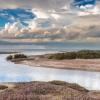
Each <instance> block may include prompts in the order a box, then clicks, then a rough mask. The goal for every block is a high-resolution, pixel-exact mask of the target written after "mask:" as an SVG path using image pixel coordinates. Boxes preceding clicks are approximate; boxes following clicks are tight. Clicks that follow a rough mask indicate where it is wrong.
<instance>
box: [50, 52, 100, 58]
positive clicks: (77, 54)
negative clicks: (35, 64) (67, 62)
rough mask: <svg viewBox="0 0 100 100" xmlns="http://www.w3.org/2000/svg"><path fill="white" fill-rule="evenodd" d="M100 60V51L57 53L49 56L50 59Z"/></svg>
mask: <svg viewBox="0 0 100 100" xmlns="http://www.w3.org/2000/svg"><path fill="white" fill-rule="evenodd" d="M96 58H100V50H81V51H76V52H65V53H56V54H51V55H49V56H48V59H57V60H63V59H96Z"/></svg>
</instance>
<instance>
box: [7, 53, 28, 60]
mask: <svg viewBox="0 0 100 100" xmlns="http://www.w3.org/2000/svg"><path fill="white" fill-rule="evenodd" d="M19 58H27V56H26V55H24V54H12V55H9V56H8V57H7V58H6V59H7V60H13V59H19Z"/></svg>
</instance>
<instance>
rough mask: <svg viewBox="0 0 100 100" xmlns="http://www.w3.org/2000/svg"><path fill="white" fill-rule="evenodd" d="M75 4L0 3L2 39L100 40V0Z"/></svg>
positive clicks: (46, 0) (53, 0)
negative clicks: (93, 2)
mask: <svg viewBox="0 0 100 100" xmlns="http://www.w3.org/2000/svg"><path fill="white" fill-rule="evenodd" d="M79 1H82V2H83V1H84V0H79ZM89 1H91V0H89ZM73 2H74V1H73V0H0V38H18V39H21V38H24V39H26V38H29V39H39V40H55V41H56V40H61V41H65V40H87V41H93V40H94V41H97V40H100V21H99V17H100V3H99V2H100V1H99V0H98V1H96V4H87V3H85V4H84V5H79V6H78V5H77V3H76V5H75V6H73Z"/></svg>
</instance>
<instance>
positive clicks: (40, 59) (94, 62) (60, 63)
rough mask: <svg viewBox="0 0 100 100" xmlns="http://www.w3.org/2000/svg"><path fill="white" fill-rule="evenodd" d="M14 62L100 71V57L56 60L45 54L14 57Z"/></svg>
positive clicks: (45, 66)
mask: <svg viewBox="0 0 100 100" xmlns="http://www.w3.org/2000/svg"><path fill="white" fill-rule="evenodd" d="M12 62H14V63H15V64H24V65H29V66H31V67H34V66H35V67H44V68H55V69H65V70H80V71H91V72H93V71H94V72H100V59H72V60H54V59H47V58H46V57H45V55H41V56H40V55H37V56H36V55H35V56H29V57H28V58H26V59H13V60H12Z"/></svg>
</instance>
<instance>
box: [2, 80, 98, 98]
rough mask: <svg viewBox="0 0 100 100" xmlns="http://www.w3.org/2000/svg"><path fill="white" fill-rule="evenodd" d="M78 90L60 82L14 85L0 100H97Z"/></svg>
mask: <svg viewBox="0 0 100 100" xmlns="http://www.w3.org/2000/svg"><path fill="white" fill-rule="evenodd" d="M79 88H82V87H81V86H79V85H76V84H70V83H66V82H62V81H51V82H28V83H16V87H14V88H12V89H7V90H5V91H3V92H1V93H0V100H6V98H7V100H97V99H93V98H91V97H90V96H89V95H88V93H89V92H88V91H86V89H85V88H82V89H79ZM98 100H99V99H98Z"/></svg>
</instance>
